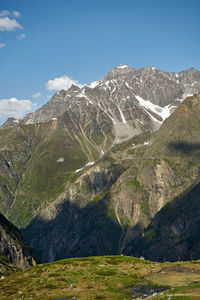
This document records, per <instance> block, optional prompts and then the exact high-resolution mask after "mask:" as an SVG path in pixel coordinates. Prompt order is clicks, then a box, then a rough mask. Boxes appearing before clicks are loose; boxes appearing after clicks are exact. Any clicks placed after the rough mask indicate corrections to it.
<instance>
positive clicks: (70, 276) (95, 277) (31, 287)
mask: <svg viewBox="0 0 200 300" xmlns="http://www.w3.org/2000/svg"><path fill="white" fill-rule="evenodd" d="M199 287H200V263H199V262H197V261H193V262H184V263H181V262H176V263H162V264H161V263H153V262H151V261H145V260H142V259H136V258H133V257H126V256H104V257H98V256H97V257H87V258H74V259H65V260H61V261H57V262H54V263H50V264H43V265H37V266H34V267H31V268H29V269H27V270H25V271H20V272H16V273H14V274H13V275H11V276H9V277H7V278H5V279H3V280H1V285H0V298H1V299H6V300H12V299H15V300H18V299H43V300H46V299H48V300H50V299H51V300H52V299H55V298H62V299H81V300H82V299H83V300H84V299H85V300H86V299H113V300H114V299H116V300H117V299H136V298H138V297H141V296H142V295H143V298H147V297H151V299H169V297H172V298H171V299H179V298H177V297H178V295H182V296H183V295H185V296H186V295H187V296H188V298H186V299H195V298H193V296H192V295H196V296H199V295H200V289H199ZM139 299H141V298H139ZM148 299H150V298H148ZM180 299H181V298H180Z"/></svg>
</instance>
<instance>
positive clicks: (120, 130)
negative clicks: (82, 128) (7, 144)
mask: <svg viewBox="0 0 200 300" xmlns="http://www.w3.org/2000/svg"><path fill="white" fill-rule="evenodd" d="M199 90H200V72H199V71H198V70H195V69H193V68H191V69H189V70H186V71H183V72H179V73H168V72H164V71H161V70H158V69H156V68H155V67H144V68H142V69H139V70H135V69H134V68H132V67H128V66H126V65H120V66H118V67H116V68H115V69H112V70H111V71H110V72H109V73H108V74H107V76H106V77H105V78H103V79H101V80H99V81H96V82H93V83H91V84H88V85H85V86H84V87H82V88H79V87H78V86H73V85H72V86H71V87H70V88H69V89H68V90H67V91H65V90H62V91H59V92H57V93H56V94H55V95H54V96H53V97H52V98H51V100H50V101H49V102H48V103H47V104H45V105H44V106H43V107H42V108H40V109H38V110H37V111H36V112H35V113H31V114H28V115H27V116H26V117H25V118H24V119H22V120H16V119H8V121H7V122H6V123H5V124H3V125H2V126H1V128H8V127H12V126H16V124H34V123H41V122H46V121H50V120H56V118H58V117H61V116H62V115H63V114H64V113H65V112H67V113H68V114H69V115H73V114H76V116H79V118H81V116H82V115H83V114H84V113H85V110H89V111H96V112H95V114H96V115H98V114H105V115H106V117H107V118H108V119H109V121H111V124H110V126H111V127H112V131H113V132H114V135H115V143H119V142H122V141H124V140H128V139H130V138H131V137H133V136H134V135H137V134H139V133H141V132H144V131H146V130H150V131H154V130H157V129H158V128H159V127H160V125H161V124H162V122H163V120H164V119H165V118H167V117H168V116H169V115H170V114H171V112H173V111H174V109H175V108H176V107H177V105H179V104H180V102H181V101H182V100H183V99H184V98H185V97H187V96H189V95H193V94H194V93H196V92H198V91H199Z"/></svg>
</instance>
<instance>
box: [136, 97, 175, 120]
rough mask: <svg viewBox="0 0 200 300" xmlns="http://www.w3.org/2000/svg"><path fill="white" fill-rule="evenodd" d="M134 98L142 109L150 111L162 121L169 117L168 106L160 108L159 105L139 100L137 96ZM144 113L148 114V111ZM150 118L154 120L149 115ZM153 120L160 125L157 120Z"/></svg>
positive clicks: (169, 108)
mask: <svg viewBox="0 0 200 300" xmlns="http://www.w3.org/2000/svg"><path fill="white" fill-rule="evenodd" d="M135 97H136V99H137V100H138V102H139V103H140V105H141V106H142V107H143V108H146V109H148V110H150V111H152V112H153V113H154V114H156V115H158V116H159V117H161V118H162V119H163V121H164V120H165V119H167V118H168V117H169V116H170V114H171V113H170V110H171V107H170V104H169V105H167V106H164V107H161V106H159V105H155V104H153V103H151V102H150V101H149V100H144V99H143V98H141V97H140V96H138V95H137V96H135ZM146 112H147V113H148V114H149V112H148V111H146ZM151 118H154V117H153V116H152V115H151ZM154 119H155V118H154ZM155 120H156V122H159V123H162V122H160V121H158V120H157V119H155Z"/></svg>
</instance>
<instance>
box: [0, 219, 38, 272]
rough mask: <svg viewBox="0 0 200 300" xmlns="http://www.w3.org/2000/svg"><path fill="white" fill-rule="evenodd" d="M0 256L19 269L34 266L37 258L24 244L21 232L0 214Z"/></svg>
mask: <svg viewBox="0 0 200 300" xmlns="http://www.w3.org/2000/svg"><path fill="white" fill-rule="evenodd" d="M0 255H2V256H5V257H6V258H7V259H8V261H9V262H11V263H12V264H14V265H17V266H19V267H21V268H27V267H29V266H33V265H35V264H36V263H37V262H39V261H38V258H37V257H36V255H35V254H34V252H33V250H31V249H30V248H29V247H28V246H27V244H26V243H25V241H24V239H23V237H22V234H21V232H20V231H19V230H18V229H17V228H16V227H15V226H14V225H12V224H11V223H10V222H9V221H8V220H7V219H6V218H5V217H4V216H3V215H1V214H0Z"/></svg>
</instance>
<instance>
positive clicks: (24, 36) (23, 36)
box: [17, 33, 26, 40]
mask: <svg viewBox="0 0 200 300" xmlns="http://www.w3.org/2000/svg"><path fill="white" fill-rule="evenodd" d="M25 38H26V35H25V33H21V34H20V35H19V36H18V37H17V39H18V40H23V39H25Z"/></svg>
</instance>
